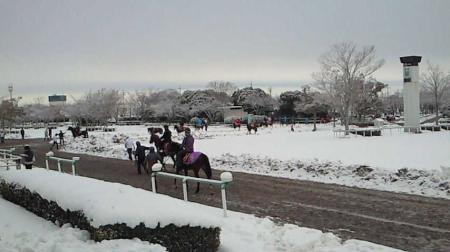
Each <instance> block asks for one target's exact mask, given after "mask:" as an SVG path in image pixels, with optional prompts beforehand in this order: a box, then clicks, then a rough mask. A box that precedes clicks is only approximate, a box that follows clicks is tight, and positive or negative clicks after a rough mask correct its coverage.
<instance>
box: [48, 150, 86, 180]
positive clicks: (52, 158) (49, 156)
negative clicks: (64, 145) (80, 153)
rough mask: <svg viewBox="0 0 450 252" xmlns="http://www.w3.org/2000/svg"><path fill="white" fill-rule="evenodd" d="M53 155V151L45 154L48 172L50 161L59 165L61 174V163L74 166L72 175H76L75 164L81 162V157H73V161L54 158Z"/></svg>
mask: <svg viewBox="0 0 450 252" xmlns="http://www.w3.org/2000/svg"><path fill="white" fill-rule="evenodd" d="M53 155H54V154H53V152H51V151H50V152H47V153H46V154H45V167H46V168H47V170H50V166H49V161H50V160H55V161H56V162H57V163H58V171H59V172H62V169H61V163H70V164H71V165H72V175H76V168H75V164H76V163H77V161H78V160H80V158H79V157H73V158H72V159H66V158H59V157H54V156H53Z"/></svg>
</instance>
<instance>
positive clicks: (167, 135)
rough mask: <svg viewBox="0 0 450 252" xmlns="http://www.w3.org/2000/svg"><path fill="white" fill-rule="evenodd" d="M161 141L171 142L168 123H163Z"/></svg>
mask: <svg viewBox="0 0 450 252" xmlns="http://www.w3.org/2000/svg"><path fill="white" fill-rule="evenodd" d="M161 141H162V142H163V145H164V144H165V143H170V142H172V131H170V130H169V125H164V134H163V135H162V137H161Z"/></svg>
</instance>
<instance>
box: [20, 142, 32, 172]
mask: <svg viewBox="0 0 450 252" xmlns="http://www.w3.org/2000/svg"><path fill="white" fill-rule="evenodd" d="M23 148H24V150H25V151H24V152H23V154H22V155H21V156H22V157H23V160H24V161H23V164H24V165H25V168H26V169H31V168H32V167H33V163H34V160H35V158H34V152H33V151H32V150H31V148H30V146H29V145H25V146H24V147H23Z"/></svg>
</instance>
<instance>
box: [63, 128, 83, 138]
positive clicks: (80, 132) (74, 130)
mask: <svg viewBox="0 0 450 252" xmlns="http://www.w3.org/2000/svg"><path fill="white" fill-rule="evenodd" d="M67 130H70V131H71V132H72V135H73V137H74V138H75V137H79V136H83V137H84V138H87V137H88V131H87V130H80V127H79V126H77V127H75V128H73V127H72V126H69V128H67Z"/></svg>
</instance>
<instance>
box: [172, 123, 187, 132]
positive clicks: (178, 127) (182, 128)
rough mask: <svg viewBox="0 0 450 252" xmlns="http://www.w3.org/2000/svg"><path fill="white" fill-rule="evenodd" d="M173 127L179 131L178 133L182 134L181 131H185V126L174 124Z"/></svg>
mask: <svg viewBox="0 0 450 252" xmlns="http://www.w3.org/2000/svg"><path fill="white" fill-rule="evenodd" d="M173 128H174V129H175V130H176V131H177V133H178V134H180V133H181V132H184V130H185V127H181V126H178V125H174V126H173Z"/></svg>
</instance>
